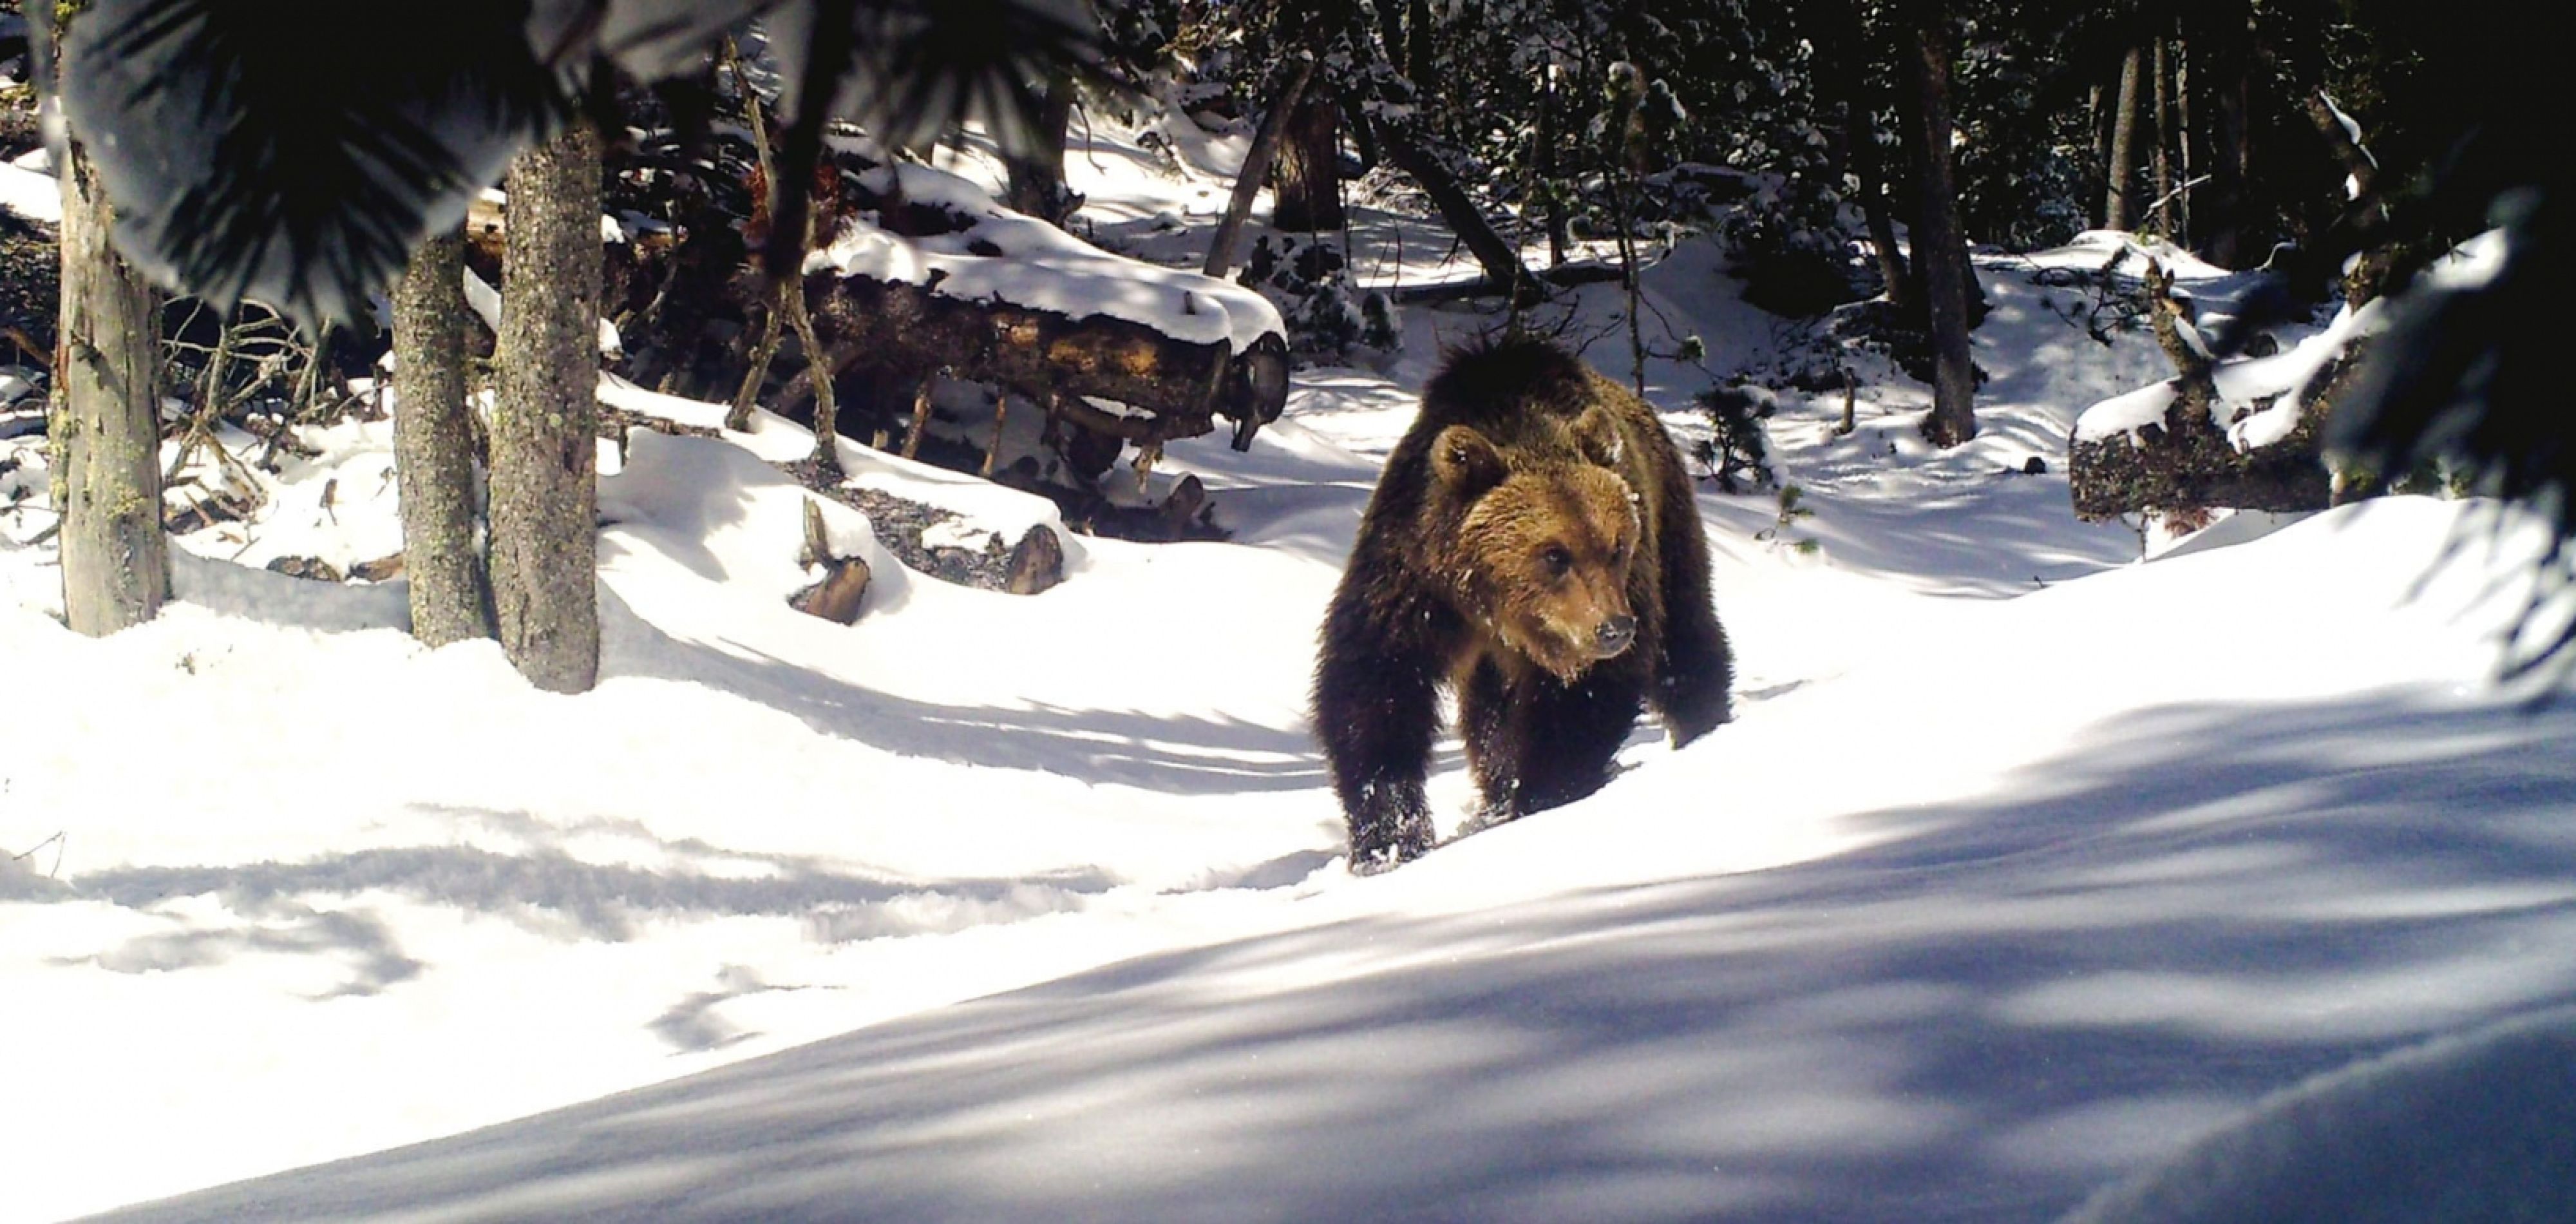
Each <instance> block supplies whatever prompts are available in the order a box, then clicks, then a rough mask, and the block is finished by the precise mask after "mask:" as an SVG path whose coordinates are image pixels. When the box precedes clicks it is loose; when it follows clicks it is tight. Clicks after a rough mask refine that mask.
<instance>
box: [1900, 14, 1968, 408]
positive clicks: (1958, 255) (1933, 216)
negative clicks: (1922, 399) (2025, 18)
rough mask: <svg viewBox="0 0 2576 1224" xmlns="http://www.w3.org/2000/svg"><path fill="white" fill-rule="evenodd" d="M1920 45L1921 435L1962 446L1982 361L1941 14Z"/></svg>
mask: <svg viewBox="0 0 2576 1224" xmlns="http://www.w3.org/2000/svg"><path fill="white" fill-rule="evenodd" d="M1918 20H1919V25H1918V26H1917V27H1916V37H1915V40H1914V46H1912V47H1910V48H1907V49H1906V53H1905V54H1904V55H1902V56H1901V57H1900V58H1902V59H1903V60H1904V61H1905V75H1906V77H1907V80H1908V83H1909V84H1911V85H1912V86H1913V92H1914V96H1915V107H1914V109H1915V111H1916V113H1917V114H1918V115H1919V116H1920V127H1919V130H1917V131H1916V133H1915V140H1916V155H1917V160H1918V164H1919V165H1920V167H1921V169H1922V175H1923V177H1922V182H1921V195H1922V201H1921V207H1922V212H1921V216H1920V218H1919V220H1918V221H1917V222H1916V225H1915V229H1914V237H1915V244H1914V258H1915V262H1916V263H1917V264H1919V265H1920V266H1921V267H1922V269H1923V290H1924V300H1925V305H1926V306H1927V307H1928V311H1927V313H1928V314H1929V316H1930V319H1931V328H1932V356H1933V378H1932V414H1931V415H1930V416H1928V417H1926V418H1925V419H1924V421H1923V436H1924V437H1926V438H1929V439H1931V441H1932V443H1933V445H1935V446H1944V447H1947V446H1956V445H1958V444H1960V443H1962V442H1965V441H1967V440H1968V439H1970V438H1973V437H1976V436H1977V418H1976V389H1977V372H1976V365H1975V363H1974V362H1973V360H1972V359H1971V358H1970V356H1969V350H1968V297H1969V292H1970V277H1971V275H1972V273H1971V271H1970V270H1969V267H1968V247H1967V243H1966V241H1965V239H1964V238H1963V236H1962V235H1961V234H1960V231H1959V200H1958V193H1957V188H1956V186H1955V185H1954V184H1953V182H1952V175H1951V167H1950V30H1949V25H1948V22H1947V19H1946V18H1945V17H1943V16H1942V15H1941V14H1939V13H1938V12H1934V13H1927V14H1924V15H1923V16H1921V17H1920V18H1919V19H1918Z"/></svg>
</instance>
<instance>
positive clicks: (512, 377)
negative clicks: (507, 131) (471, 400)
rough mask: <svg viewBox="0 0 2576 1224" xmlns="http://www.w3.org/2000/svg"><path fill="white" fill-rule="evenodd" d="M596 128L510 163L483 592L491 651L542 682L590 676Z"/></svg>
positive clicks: (594, 550) (593, 670) (594, 655)
mask: <svg viewBox="0 0 2576 1224" xmlns="http://www.w3.org/2000/svg"><path fill="white" fill-rule="evenodd" d="M599 176H600V140H599V134H598V132H597V131H596V130H594V129H593V128H591V127H590V125H588V124H587V123H575V124H574V125H573V126H572V127H571V128H569V129H566V130H565V132H564V133H563V134H562V135H560V136H557V137H556V138H555V139H553V140H551V141H548V142H546V143H545V144H542V145H538V146H534V147H531V148H530V149H528V150H527V151H526V152H524V153H521V154H520V155H519V158H518V160H517V161H516V162H514V163H512V165H511V167H510V178H509V194H510V203H509V209H510V214H509V217H510V220H509V227H508V229H507V230H506V231H505V234H504V238H503V241H504V243H505V246H504V248H503V250H504V255H503V260H504V270H503V276H502V282H501V332H500V337H499V339H498V341H497V344H496V347H495V350H494V354H493V356H494V359H495V360H496V361H497V362H498V363H499V365H500V367H501V383H500V396H499V408H498V411H497V412H495V414H494V419H493V422H492V601H493V605H494V609H495V611H496V612H497V613H498V617H497V619H498V622H499V628H500V637H501V647H502V650H503V651H504V652H505V653H507V654H508V655H509V657H510V662H511V663H512V664H513V665H514V666H516V667H517V668H518V669H519V674H521V675H523V676H526V677H527V678H528V682H529V683H530V684H533V685H535V686H537V687H538V688H541V689H548V690H552V691H554V692H559V693H578V692H584V691H587V690H588V689H589V688H590V687H591V686H592V685H593V684H594V683H596V682H597V680H598V677H599V595H598V570H599V553H598V528H597V526H596V523H595V516H596V514H597V504H598V476H599V471H598V448H597V442H596V438H595V434H594V432H593V430H594V424H593V423H594V421H595V420H596V419H597V417H598V415H599V404H598V392H599V294H600V257H599V200H600V185H599Z"/></svg>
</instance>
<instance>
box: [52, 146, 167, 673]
mask: <svg viewBox="0 0 2576 1224" xmlns="http://www.w3.org/2000/svg"><path fill="white" fill-rule="evenodd" d="M70 149H71V156H70V158H69V159H68V160H69V162H70V165H69V166H67V167H66V171H67V172H66V173H65V174H64V175H63V176H62V194H63V221H62V226H61V231H60V238H61V242H62V260H63V263H62V269H63V272H62V279H63V298H62V314H61V316H60V321H59V323H58V324H57V331H56V334H57V335H58V336H59V337H60V340H59V341H58V343H57V345H56V357H55V361H54V370H55V371H56V373H57V376H58V377H59V378H60V380H61V381H60V384H59V386H58V388H57V390H56V392H55V399H54V419H53V421H52V423H51V425H50V427H49V430H48V432H49V434H50V436H51V438H52V441H53V448H54V454H53V465H54V472H55V477H54V490H53V492H54V506H55V508H56V509H57V510H58V511H59V512H60V513H61V515H62V518H61V523H62V531H61V539H62V564H63V619H64V621H65V622H67V623H68V624H70V626H71V628H72V631H73V632H75V633H83V634H87V635H89V636H91V637H105V636H106V635H108V634H111V633H114V632H116V631H117V630H119V629H123V628H125V627H127V626H129V625H138V624H141V623H143V622H144V621H147V620H150V619H152V618H153V616H154V615H156V614H158V613H159V612H160V610H161V605H162V603H163V602H164V601H166V600H167V599H169V597H170V553H169V544H168V542H167V540H166V539H165V538H164V537H163V536H162V533H161V464H160V457H161V413H160V405H161V397H160V392H159V384H160V369H159V364H158V358H159V353H157V352H156V351H155V349H156V345H157V342H158V340H159V337H160V326H159V320H158V319H157V317H156V316H155V313H154V310H153V301H152V298H153V295H152V289H151V287H150V286H149V285H147V284H145V283H144V281H143V278H142V276H141V275H140V274H138V273H137V272H135V271H134V269H133V268H131V267H129V266H127V265H126V262H125V260H124V258H123V257H122V256H119V255H118V254H117V253H116V251H115V249H114V248H113V247H110V246H109V245H108V230H109V228H110V227H111V226H112V225H113V224H114V222H115V210H114V208H113V206H111V205H110V203H109V202H108V198H107V191H106V188H105V187H104V186H103V185H101V184H100V183H99V182H98V180H97V177H96V176H95V174H94V173H93V172H92V170H91V167H90V163H89V158H88V156H87V155H86V154H85V153H84V152H83V151H82V149H81V147H80V145H79V144H78V143H77V142H73V143H71V144H70Z"/></svg>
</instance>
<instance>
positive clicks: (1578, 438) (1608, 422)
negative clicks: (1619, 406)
mask: <svg viewBox="0 0 2576 1224" xmlns="http://www.w3.org/2000/svg"><path fill="white" fill-rule="evenodd" d="M1574 446H1575V449H1576V450H1579V451H1581V452H1583V457H1584V458H1586V459H1589V460H1591V461H1593V462H1594V463H1597V464H1600V465H1601V466H1603V467H1606V468H1615V467H1617V466H1619V460H1620V458H1621V457H1622V451H1623V450H1624V449H1625V444H1624V443H1623V442H1622V441H1621V440H1620V437H1619V418H1617V417H1615V416H1612V415H1610V410H1609V409H1608V408H1605V407H1602V406H1601V405H1599V404H1594V405H1593V406H1591V407H1589V408H1586V409H1584V410H1583V415H1582V416H1579V417H1576V418H1574Z"/></svg>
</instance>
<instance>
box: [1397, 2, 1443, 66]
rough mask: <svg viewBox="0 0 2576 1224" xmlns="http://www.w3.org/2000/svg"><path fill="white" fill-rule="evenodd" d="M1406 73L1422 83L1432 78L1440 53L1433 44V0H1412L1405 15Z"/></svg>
mask: <svg viewBox="0 0 2576 1224" xmlns="http://www.w3.org/2000/svg"><path fill="white" fill-rule="evenodd" d="M1404 37H1405V49H1404V75H1405V77H1406V78H1407V79H1409V80H1411V81H1412V82H1413V83H1414V84H1417V85H1420V84H1423V83H1425V82H1427V81H1429V80H1430V79H1431V65H1432V63H1433V61H1434V59H1435V58H1436V57H1437V55H1438V51H1437V49H1435V48H1434V47H1433V46H1432V45H1431V0H1411V2H1410V5H1409V6H1408V7H1407V8H1406V10H1405V15H1404Z"/></svg>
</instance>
